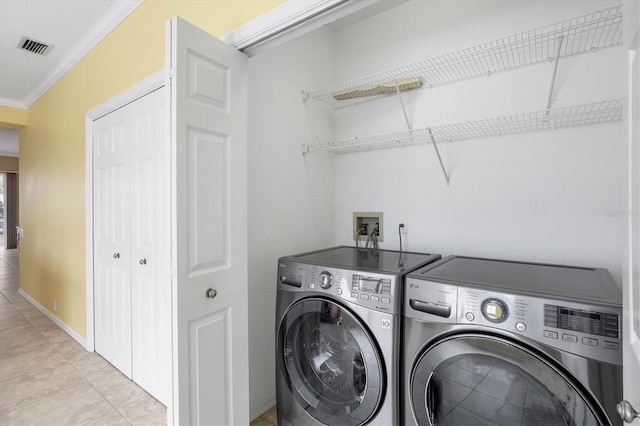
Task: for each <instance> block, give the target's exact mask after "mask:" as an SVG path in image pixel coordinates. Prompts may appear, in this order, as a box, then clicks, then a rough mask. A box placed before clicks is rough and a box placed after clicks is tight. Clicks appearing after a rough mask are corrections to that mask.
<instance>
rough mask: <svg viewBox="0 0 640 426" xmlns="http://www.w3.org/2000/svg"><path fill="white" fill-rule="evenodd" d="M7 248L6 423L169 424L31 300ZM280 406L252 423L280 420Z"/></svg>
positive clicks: (2, 312) (0, 388) (2, 358)
mask: <svg viewBox="0 0 640 426" xmlns="http://www.w3.org/2000/svg"><path fill="white" fill-rule="evenodd" d="M19 281H20V278H19V258H18V252H17V251H16V250H6V249H3V248H0V426H4V425H11V426H18V425H47V426H49V425H166V424H167V420H166V418H167V410H166V408H165V407H164V406H163V405H162V404H160V403H159V402H158V401H157V400H155V399H154V398H153V397H151V396H150V395H149V394H147V393H146V392H145V391H144V390H143V389H142V388H140V387H139V386H138V385H136V384H135V383H133V382H132V381H131V380H129V379H127V378H126V377H125V376H124V375H123V374H121V373H120V372H119V371H118V370H117V369H115V368H114V367H113V366H112V365H111V364H109V363H108V362H107V361H105V360H104V359H103V358H102V357H101V356H100V355H98V354H96V353H94V352H87V351H86V350H85V349H84V348H83V347H82V346H80V345H79V344H78V343H77V342H76V341H75V340H73V339H72V338H71V337H69V335H68V334H67V333H65V332H64V331H63V330H61V329H60V328H59V327H58V326H57V325H56V324H54V323H53V322H52V321H51V320H50V319H49V318H47V317H46V316H45V315H44V314H42V313H41V312H40V311H38V310H37V309H36V308H35V307H34V306H33V305H31V304H30V303H29V302H27V301H26V300H25V299H24V298H23V297H22V296H20V294H18V289H19ZM276 425H277V418H276V408H275V407H272V408H271V409H270V410H268V411H267V412H265V413H263V414H262V415H261V416H260V417H258V418H257V419H255V420H254V421H253V422H252V423H251V426H276Z"/></svg>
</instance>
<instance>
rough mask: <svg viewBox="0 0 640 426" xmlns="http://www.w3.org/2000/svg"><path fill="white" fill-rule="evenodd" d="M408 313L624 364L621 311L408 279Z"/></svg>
mask: <svg viewBox="0 0 640 426" xmlns="http://www.w3.org/2000/svg"><path fill="white" fill-rule="evenodd" d="M405 292H406V295H405V306H404V309H405V311H404V312H405V316H406V317H407V318H412V319H417V320H421V321H428V322H447V323H452V324H466V325H475V326H480V327H488V328H496V329H500V330H503V331H506V332H510V333H512V334H514V335H516V336H521V337H524V338H528V339H531V340H533V341H535V342H538V343H541V344H544V345H547V346H551V347H554V348H557V349H559V350H562V351H566V352H571V353H574V354H576V355H580V356H584V357H588V358H592V359H596V360H599V361H604V362H609V363H612V364H616V365H622V339H621V336H622V335H621V328H620V327H621V318H622V311H621V309H617V308H615V307H610V306H606V305H604V306H596V305H587V304H583V303H576V302H570V301H559V300H551V299H546V298H543V297H536V296H530V295H519V294H513V293H505V292H495V291H491V290H486V289H483V288H475V287H463V286H460V285H455V284H445V283H439V282H432V281H425V280H420V279H415V278H412V277H409V278H407V282H406V288H405Z"/></svg>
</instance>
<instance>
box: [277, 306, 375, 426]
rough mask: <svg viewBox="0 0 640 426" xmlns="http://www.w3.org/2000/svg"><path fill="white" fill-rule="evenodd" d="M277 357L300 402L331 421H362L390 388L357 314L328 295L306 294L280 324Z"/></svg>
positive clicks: (320, 419) (322, 419)
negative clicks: (386, 388) (307, 295)
mask: <svg viewBox="0 0 640 426" xmlns="http://www.w3.org/2000/svg"><path fill="white" fill-rule="evenodd" d="M278 362H279V363H280V372H281V374H283V375H284V378H285V382H286V383H287V385H288V387H289V389H290V391H291V394H292V395H293V397H294V398H295V399H296V401H297V402H298V404H299V405H300V407H303V408H304V410H305V411H306V412H307V413H308V414H309V415H310V416H312V417H313V418H314V419H316V420H317V421H318V422H320V423H323V424H327V425H361V424H364V423H366V422H367V421H368V420H369V419H370V418H371V417H372V416H374V415H375V413H376V412H377V410H378V407H379V406H380V404H381V402H382V399H383V395H384V388H385V374H384V366H383V361H382V357H381V355H380V351H379V349H378V346H377V345H376V342H375V341H374V339H373V338H372V336H371V334H370V332H369V331H368V329H367V328H366V327H365V325H364V324H363V323H362V322H361V321H360V320H359V319H358V318H357V316H356V315H355V314H354V313H353V312H351V311H350V310H349V309H347V308H346V307H344V306H341V305H339V304H337V303H334V302H333V301H330V300H327V299H323V298H308V299H302V300H300V301H298V302H296V303H295V304H293V305H292V306H291V307H290V308H289V309H288V310H287V312H286V314H285V315H284V317H283V319H282V322H281V323H280V326H279V330H278Z"/></svg>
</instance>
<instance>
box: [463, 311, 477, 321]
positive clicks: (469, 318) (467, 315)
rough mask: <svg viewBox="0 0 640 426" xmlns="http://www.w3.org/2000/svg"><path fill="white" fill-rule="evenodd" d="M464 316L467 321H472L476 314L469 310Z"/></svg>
mask: <svg viewBox="0 0 640 426" xmlns="http://www.w3.org/2000/svg"><path fill="white" fill-rule="evenodd" d="M465 317H466V318H467V321H473V320H474V319H476V316H475V315H473V314H472V313H471V312H467V313H466V315H465Z"/></svg>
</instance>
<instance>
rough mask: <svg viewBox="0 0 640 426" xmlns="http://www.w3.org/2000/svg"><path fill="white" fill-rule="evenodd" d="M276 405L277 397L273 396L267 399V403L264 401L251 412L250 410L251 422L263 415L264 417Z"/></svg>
mask: <svg viewBox="0 0 640 426" xmlns="http://www.w3.org/2000/svg"><path fill="white" fill-rule="evenodd" d="M274 405H276V396H275V395H273V396H272V397H271V398H269V399H267V400H266V401H263V402H262V403H261V404H259V405H258V406H256V407H252V408H251V410H250V415H251V421H254V420H255V419H257V418H258V417H260V416H261V415H263V414H264V413H266V412H267V411H269V409H270V408H271V407H273V406H274Z"/></svg>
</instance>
